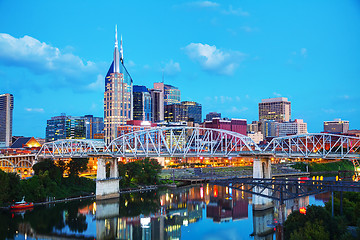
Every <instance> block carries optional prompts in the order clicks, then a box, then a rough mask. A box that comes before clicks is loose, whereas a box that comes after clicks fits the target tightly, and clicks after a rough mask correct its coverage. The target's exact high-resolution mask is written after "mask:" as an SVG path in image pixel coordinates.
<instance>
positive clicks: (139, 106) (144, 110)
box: [133, 85, 151, 121]
mask: <svg viewBox="0 0 360 240" xmlns="http://www.w3.org/2000/svg"><path fill="white" fill-rule="evenodd" d="M133 91H134V92H133V108H134V109H133V118H134V120H141V121H151V94H150V92H149V91H148V89H147V88H146V87H145V86H138V85H134V87H133Z"/></svg>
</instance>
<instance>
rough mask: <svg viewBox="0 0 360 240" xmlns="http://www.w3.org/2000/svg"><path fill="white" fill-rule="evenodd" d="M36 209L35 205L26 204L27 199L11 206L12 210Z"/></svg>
mask: <svg viewBox="0 0 360 240" xmlns="http://www.w3.org/2000/svg"><path fill="white" fill-rule="evenodd" d="M33 207H34V203H32V202H29V203H28V202H25V197H23V199H22V200H21V201H20V202H15V204H14V205H11V206H10V210H26V209H30V208H33Z"/></svg>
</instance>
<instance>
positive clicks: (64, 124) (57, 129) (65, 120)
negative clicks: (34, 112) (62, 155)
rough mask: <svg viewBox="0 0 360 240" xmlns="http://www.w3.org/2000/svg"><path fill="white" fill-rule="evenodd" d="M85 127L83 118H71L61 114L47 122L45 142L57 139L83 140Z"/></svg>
mask: <svg viewBox="0 0 360 240" xmlns="http://www.w3.org/2000/svg"><path fill="white" fill-rule="evenodd" d="M85 138H86V126H85V118H84V117H72V116H66V115H65V114H61V116H56V117H52V118H51V119H50V120H47V125H46V142H51V141H56V140H59V139H85Z"/></svg>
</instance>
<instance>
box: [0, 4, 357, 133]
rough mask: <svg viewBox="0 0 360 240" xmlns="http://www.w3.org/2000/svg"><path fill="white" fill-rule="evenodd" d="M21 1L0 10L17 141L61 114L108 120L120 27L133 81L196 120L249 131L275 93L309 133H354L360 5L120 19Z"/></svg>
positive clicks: (209, 9) (191, 10) (206, 8)
mask: <svg viewBox="0 0 360 240" xmlns="http://www.w3.org/2000/svg"><path fill="white" fill-rule="evenodd" d="M21 2H22V4H18V6H14V4H13V3H12V2H11V1H2V2H1V3H0V20H1V21H0V26H1V29H2V30H1V33H0V79H1V80H2V81H1V82H2V84H1V85H2V87H1V92H0V94H4V93H10V94H13V95H14V112H13V116H14V117H13V135H24V136H35V137H44V136H45V127H46V120H47V119H49V118H50V117H51V116H58V115H60V114H61V113H62V112H65V113H66V114H68V115H72V116H82V115H86V114H92V115H94V116H103V92H104V78H105V75H106V72H107V70H108V68H109V66H110V64H111V60H112V59H113V56H112V53H113V47H114V37H113V36H114V26H115V25H116V24H118V31H119V35H120V34H121V35H122V38H123V42H124V43H123V44H124V64H125V66H126V68H127V69H128V71H129V73H130V75H131V77H132V79H133V81H134V85H145V86H147V87H148V88H151V87H152V85H153V83H154V82H160V81H162V79H163V78H164V79H165V83H166V84H171V85H174V86H176V87H178V88H179V89H180V90H181V100H182V101H195V102H198V103H200V104H202V106H203V117H202V118H203V119H204V118H205V115H206V114H207V113H209V112H220V113H221V114H222V117H230V118H242V119H247V121H248V123H251V121H253V120H258V103H259V102H261V99H266V98H273V97H279V96H280V97H286V98H288V99H289V101H290V102H291V104H292V109H291V111H292V112H291V115H292V120H294V119H296V118H297V119H304V121H305V122H307V123H308V131H309V132H320V131H322V130H323V122H324V121H331V120H333V119H334V118H341V119H344V120H348V121H349V122H350V129H359V128H360V120H359V118H358V117H359V106H358V104H356V103H358V102H359V100H360V99H359V94H358V93H357V88H356V85H357V84H356V80H357V79H358V78H359V75H360V67H359V66H360V61H359V60H360V57H359V55H358V54H357V53H359V52H360V46H359V44H358V42H359V40H360V30H359V29H358V28H357V23H358V22H359V21H360V5H359V3H358V2H356V1H344V2H341V3H339V2H336V1H326V2H325V1H324V2H322V3H319V2H318V3H312V2H308V3H306V4H304V3H288V2H286V1H281V2H277V3H267V2H265V1H263V2H261V3H253V2H250V1H249V2H242V3H238V2H236V1H229V2H226V3H222V2H217V1H195V2H194V1H176V2H167V1H162V2H161V3H162V4H161V3H159V4H158V5H154V4H151V3H149V2H141V4H142V8H138V7H137V5H138V3H121V4H120V3H118V2H113V5H114V6H113V8H114V9H121V11H120V13H121V14H119V15H118V16H116V15H111V14H109V12H108V9H107V8H108V7H109V4H107V5H106V6H101V5H97V4H96V2H95V1H93V2H91V1H90V2H89V3H87V4H84V3H73V2H70V1H68V2H67V1H62V2H53V3H49V2H46V1H43V2H37V4H33V3H31V2H26V1H21ZM70 4H71V8H69V7H68V5H70ZM260 4H261V5H260ZM83 8H85V9H86V10H87V11H82V10H84V9H83ZM62 14H64V15H62ZM120 15H121V16H120ZM184 15H185V16H186V18H184V17H183V16H184ZM124 20H125V21H124ZM164 20H166V21H164Z"/></svg>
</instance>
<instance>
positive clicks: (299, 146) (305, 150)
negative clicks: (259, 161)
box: [263, 133, 360, 159]
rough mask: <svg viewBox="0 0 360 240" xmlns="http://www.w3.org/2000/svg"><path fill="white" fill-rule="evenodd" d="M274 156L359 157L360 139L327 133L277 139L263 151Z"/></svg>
mask: <svg viewBox="0 0 360 240" xmlns="http://www.w3.org/2000/svg"><path fill="white" fill-rule="evenodd" d="M263 152H269V153H274V155H275V156H280V157H281V156H282V157H293V158H294V157H299V158H328V159H331V158H337V159H340V158H349V157H354V156H355V157H359V156H360V138H357V137H352V136H344V135H337V134H328V133H315V134H314V133H312V134H303V135H292V136H286V137H278V138H274V139H272V140H271V142H270V143H269V144H268V145H267V146H266V147H265V148H264V149H263Z"/></svg>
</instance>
